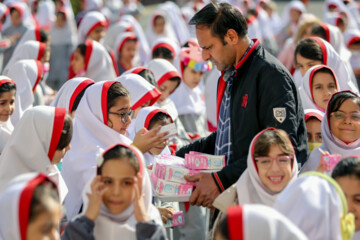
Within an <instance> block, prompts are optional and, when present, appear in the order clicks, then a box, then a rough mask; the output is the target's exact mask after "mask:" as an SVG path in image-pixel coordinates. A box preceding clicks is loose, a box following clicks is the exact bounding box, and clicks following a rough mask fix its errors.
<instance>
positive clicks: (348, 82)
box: [294, 37, 359, 93]
mask: <svg viewBox="0 0 360 240" xmlns="http://www.w3.org/2000/svg"><path fill="white" fill-rule="evenodd" d="M311 39H314V40H315V41H316V42H317V43H318V44H319V46H320V48H321V51H322V55H323V64H324V65H326V66H329V67H330V68H331V69H332V70H333V71H334V72H335V74H336V78H337V80H338V83H339V88H340V89H341V90H342V91H344V90H350V91H352V92H355V93H358V92H359V90H358V88H357V83H356V82H354V81H353V79H352V77H351V74H350V71H352V69H348V67H347V66H346V65H345V63H344V61H343V60H342V59H341V58H340V56H339V54H338V53H337V52H336V51H335V49H334V48H333V46H331V44H330V43H328V42H327V41H326V40H324V39H322V38H319V37H311ZM296 72H299V70H298V69H297V70H296V71H295V73H294V79H295V82H298V83H301V80H300V81H299V79H296V78H298V77H299V76H301V75H298V77H295V75H296ZM300 85H301V84H299V85H298V86H300Z"/></svg>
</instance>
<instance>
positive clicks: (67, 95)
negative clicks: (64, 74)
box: [50, 77, 95, 114]
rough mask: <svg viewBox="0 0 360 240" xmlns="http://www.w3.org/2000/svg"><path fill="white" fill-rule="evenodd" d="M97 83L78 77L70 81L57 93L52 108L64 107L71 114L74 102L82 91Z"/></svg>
mask: <svg viewBox="0 0 360 240" xmlns="http://www.w3.org/2000/svg"><path fill="white" fill-rule="evenodd" d="M94 83H95V82H94V81H93V80H91V79H89V78H84V77H76V78H72V79H69V80H68V81H66V82H65V83H64V85H63V86H62V87H61V88H60V90H59V91H58V92H57V94H56V96H55V98H54V100H53V101H52V102H51V104H50V105H51V106H54V107H64V108H66V111H67V112H68V113H69V114H71V110H72V108H73V104H74V101H75V99H76V97H77V96H78V95H79V93H81V91H82V90H84V89H85V88H87V87H89V86H90V85H92V84H94Z"/></svg>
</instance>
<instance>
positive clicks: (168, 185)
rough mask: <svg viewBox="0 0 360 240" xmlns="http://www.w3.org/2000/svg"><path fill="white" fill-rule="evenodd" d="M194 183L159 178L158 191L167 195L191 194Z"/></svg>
mask: <svg viewBox="0 0 360 240" xmlns="http://www.w3.org/2000/svg"><path fill="white" fill-rule="evenodd" d="M192 189H193V185H190V184H182V183H175V182H169V181H165V180H162V179H158V180H157V184H156V192H157V193H158V194H161V195H166V196H190V195H191V193H192Z"/></svg>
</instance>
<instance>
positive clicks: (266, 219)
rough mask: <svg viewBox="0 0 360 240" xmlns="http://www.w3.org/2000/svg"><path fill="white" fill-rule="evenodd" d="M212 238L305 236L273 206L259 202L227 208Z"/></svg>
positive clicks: (299, 239)
mask: <svg viewBox="0 0 360 240" xmlns="http://www.w3.org/2000/svg"><path fill="white" fill-rule="evenodd" d="M259 229H261V231H260V230H259ZM214 239H215V240H239V239H241V240H250V239H269V240H270V239H272V240H278V239H294V240H305V239H307V237H306V236H305V235H304V234H303V233H302V232H301V231H300V229H299V228H298V227H296V226H295V225H294V224H293V223H292V222H290V221H289V220H288V219H287V218H286V217H284V216H283V215H282V214H281V213H279V212H277V211H276V210H274V209H273V208H271V207H269V206H264V205H259V204H251V205H250V204H245V205H240V206H234V207H229V208H228V209H227V216H226V218H224V219H223V220H222V221H221V223H220V224H219V225H218V226H217V228H216V229H215V230H214Z"/></svg>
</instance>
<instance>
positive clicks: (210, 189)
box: [185, 173, 220, 208]
mask: <svg viewBox="0 0 360 240" xmlns="http://www.w3.org/2000/svg"><path fill="white" fill-rule="evenodd" d="M185 180H186V181H188V182H197V184H196V188H195V190H194V192H193V193H192V194H191V196H190V200H189V202H190V203H191V205H196V206H203V207H208V208H211V207H212V203H213V202H214V200H215V198H216V197H217V196H219V195H220V191H219V189H218V187H217V185H216V183H215V182H214V179H213V177H212V176H211V174H210V173H198V174H195V175H193V176H185Z"/></svg>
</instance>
